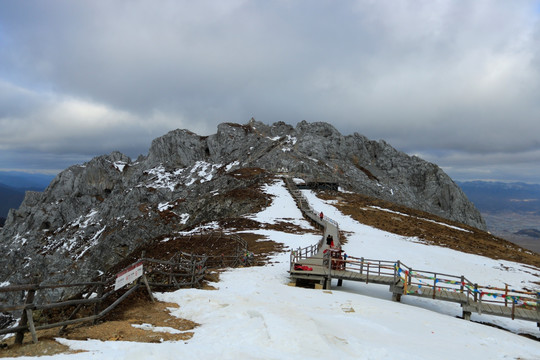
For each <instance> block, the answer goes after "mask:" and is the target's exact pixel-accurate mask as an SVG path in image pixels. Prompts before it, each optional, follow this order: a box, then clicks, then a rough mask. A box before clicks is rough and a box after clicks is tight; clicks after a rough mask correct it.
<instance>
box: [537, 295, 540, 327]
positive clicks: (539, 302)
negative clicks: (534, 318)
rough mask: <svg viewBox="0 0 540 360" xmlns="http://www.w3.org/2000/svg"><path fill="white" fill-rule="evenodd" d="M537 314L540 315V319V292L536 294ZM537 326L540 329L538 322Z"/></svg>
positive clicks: (539, 316)
mask: <svg viewBox="0 0 540 360" xmlns="http://www.w3.org/2000/svg"><path fill="white" fill-rule="evenodd" d="M536 313H537V314H538V318H539V319H540V291H539V292H537V293H536ZM536 326H538V328H540V322H537V323H536Z"/></svg>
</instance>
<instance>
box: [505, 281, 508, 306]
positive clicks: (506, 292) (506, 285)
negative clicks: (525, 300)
mask: <svg viewBox="0 0 540 360" xmlns="http://www.w3.org/2000/svg"><path fill="white" fill-rule="evenodd" d="M507 296H508V284H504V307H507V306H508V299H507V298H506V297H507Z"/></svg>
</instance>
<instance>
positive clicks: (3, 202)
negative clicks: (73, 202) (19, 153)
mask: <svg viewBox="0 0 540 360" xmlns="http://www.w3.org/2000/svg"><path fill="white" fill-rule="evenodd" d="M52 179H54V175H45V174H29V173H24V172H16V171H2V172H0V227H2V226H4V222H5V220H6V217H7V214H8V212H9V209H17V208H19V206H20V205H21V202H22V201H23V199H24V193H25V191H28V190H33V191H43V190H44V189H45V188H46V187H47V186H48V185H49V183H50V182H51V181H52Z"/></svg>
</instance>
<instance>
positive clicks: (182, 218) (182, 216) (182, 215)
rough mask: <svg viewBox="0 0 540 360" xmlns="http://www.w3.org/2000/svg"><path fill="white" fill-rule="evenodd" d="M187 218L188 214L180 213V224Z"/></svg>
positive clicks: (186, 220) (184, 222) (185, 221)
mask: <svg viewBox="0 0 540 360" xmlns="http://www.w3.org/2000/svg"><path fill="white" fill-rule="evenodd" d="M188 220H189V214H187V213H185V214H180V224H186V223H187V222H188Z"/></svg>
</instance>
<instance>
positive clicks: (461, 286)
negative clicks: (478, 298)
mask: <svg viewBox="0 0 540 360" xmlns="http://www.w3.org/2000/svg"><path fill="white" fill-rule="evenodd" d="M464 287H465V276H463V275H461V285H460V286H459V292H460V293H462V294H463V288H464ZM467 297H468V296H467Z"/></svg>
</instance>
